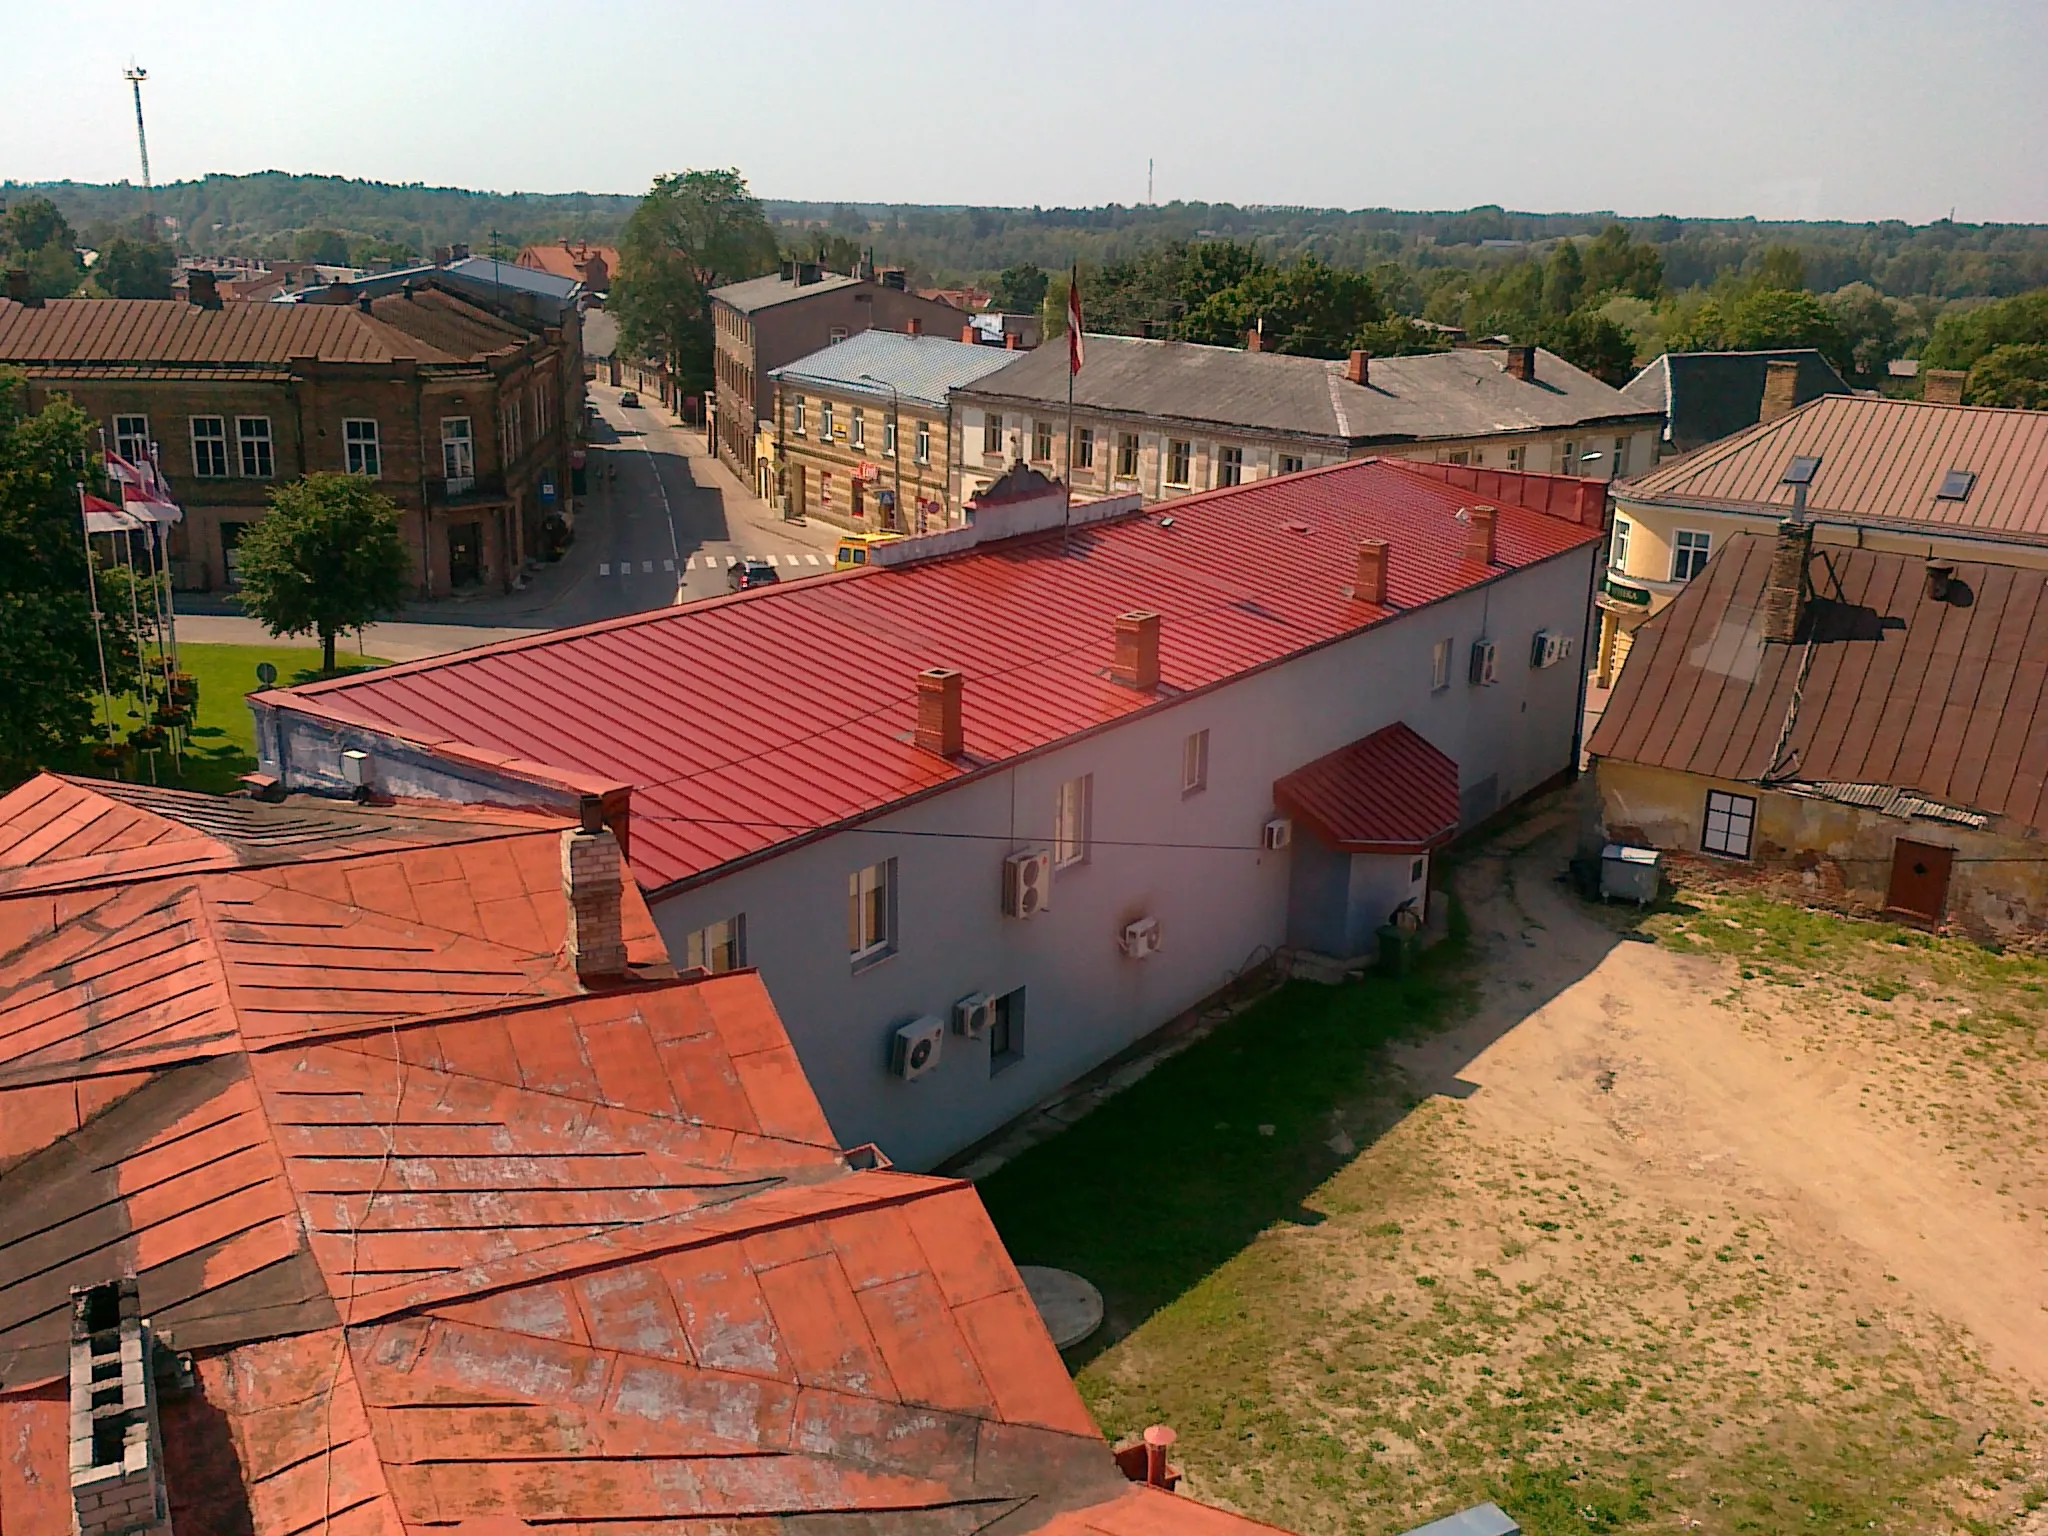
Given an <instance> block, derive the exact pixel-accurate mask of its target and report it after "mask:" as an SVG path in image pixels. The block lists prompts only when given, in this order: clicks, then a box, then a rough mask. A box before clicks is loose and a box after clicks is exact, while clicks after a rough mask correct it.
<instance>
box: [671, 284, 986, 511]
mask: <svg viewBox="0 0 2048 1536" xmlns="http://www.w3.org/2000/svg"><path fill="white" fill-rule="evenodd" d="M912 320H916V321H917V322H918V323H919V324H920V325H922V326H923V327H924V329H925V330H927V331H929V332H930V333H931V334H932V335H934V336H953V335H957V334H959V330H960V311H959V310H957V309H955V308H953V306H952V305H950V304H943V303H940V302H939V301H938V300H936V299H924V298H919V297H918V296H917V295H916V294H914V293H910V292H908V291H906V290H905V288H904V287H903V274H902V273H901V272H885V273H883V274H882V276H881V278H880V279H879V280H878V279H874V278H866V277H843V276H841V275H840V274H838V273H836V272H827V271H825V270H824V269H823V268H822V267H820V266H819V265H818V264H817V263H816V262H814V261H792V262H788V263H786V264H785V265H784V266H783V269H782V271H781V272H779V273H772V274H770V275H769V276H767V277H755V278H749V279H748V280H747V281H746V282H743V283H728V284H727V285H726V286H725V287H723V288H718V289H714V290H713V291H712V294H711V332H712V339H713V345H714V353H715V355H714V358H713V363H712V366H713V369H714V372H715V374H716V378H717V384H716V388H715V390H714V392H713V395H712V420H711V431H712V435H713V439H714V441H715V442H716V444H717V447H718V455H719V457H720V458H722V459H724V460H725V461H726V463H727V464H728V465H729V466H730V467H731V468H732V469H733V470H734V471H736V472H737V473H738V474H740V475H742V476H744V477H745V478H746V479H748V480H749V481H752V482H754V483H755V484H756V485H759V484H760V474H759V471H760V469H761V466H760V465H759V464H758V463H757V462H756V457H755V449H756V442H757V437H758V434H757V431H756V427H757V424H758V423H760V422H762V421H766V420H768V419H769V418H770V417H771V416H772V415H773V414H774V404H775V383H774V380H773V379H772V378H770V377H769V375H771V374H772V373H773V372H774V371H775V370H776V369H777V368H780V367H782V366H783V365H784V364H785V363H793V362H795V361H796V360H797V359H798V358H800V357H808V356H809V355H810V354H811V353H813V352H817V351H819V350H821V349H823V348H825V347H829V346H830V345H832V343H834V342H836V341H844V340H846V338H847V337H849V336H858V335H859V334H860V333H861V332H862V331H873V330H883V331H907V330H909V329H910V322H911V321H912Z"/></svg>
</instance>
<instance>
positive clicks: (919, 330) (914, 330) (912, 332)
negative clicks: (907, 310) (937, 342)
mask: <svg viewBox="0 0 2048 1536" xmlns="http://www.w3.org/2000/svg"><path fill="white" fill-rule="evenodd" d="M903 334H904V335H906V336H922V335H923V334H924V322H923V321H922V320H920V319H918V318H917V316H915V315H912V316H911V317H910V318H909V319H908V320H906V321H904V322H903Z"/></svg>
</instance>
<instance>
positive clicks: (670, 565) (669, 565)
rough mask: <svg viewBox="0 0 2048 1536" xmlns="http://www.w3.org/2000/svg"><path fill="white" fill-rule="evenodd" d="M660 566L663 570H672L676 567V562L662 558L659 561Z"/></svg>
mask: <svg viewBox="0 0 2048 1536" xmlns="http://www.w3.org/2000/svg"><path fill="white" fill-rule="evenodd" d="M661 568H662V569H663V570H664V571H672V570H674V569H675V568H676V563H675V561H673V560H664V561H662V562H661Z"/></svg>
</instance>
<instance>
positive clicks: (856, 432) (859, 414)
mask: <svg viewBox="0 0 2048 1536" xmlns="http://www.w3.org/2000/svg"><path fill="white" fill-rule="evenodd" d="M847 410H848V411H849V413H850V414H849V415H848V416H847V419H846V446H847V447H849V448H861V449H865V448H866V447H867V445H868V413H867V412H866V411H864V410H863V409H861V407H859V406H857V405H854V406H848V407H847Z"/></svg>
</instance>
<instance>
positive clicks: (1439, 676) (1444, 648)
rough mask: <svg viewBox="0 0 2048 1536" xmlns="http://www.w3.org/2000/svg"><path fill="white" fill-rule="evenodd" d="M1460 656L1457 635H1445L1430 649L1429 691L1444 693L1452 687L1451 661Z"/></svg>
mask: <svg viewBox="0 0 2048 1536" xmlns="http://www.w3.org/2000/svg"><path fill="white" fill-rule="evenodd" d="M1457 654H1458V640H1457V636H1455V635H1445V636H1444V637H1443V639H1441V640H1439V641H1437V643H1436V644H1435V645H1433V646H1431V647H1430V648H1429V691H1430V692H1431V693H1442V692H1443V691H1444V690H1445V689H1447V688H1449V687H1450V686H1451V661H1452V658H1453V657H1455V656H1456V655H1457Z"/></svg>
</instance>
